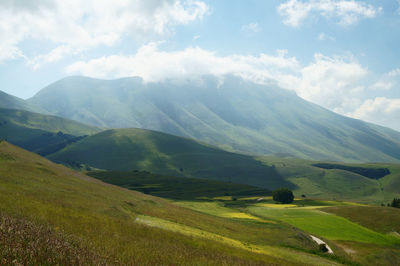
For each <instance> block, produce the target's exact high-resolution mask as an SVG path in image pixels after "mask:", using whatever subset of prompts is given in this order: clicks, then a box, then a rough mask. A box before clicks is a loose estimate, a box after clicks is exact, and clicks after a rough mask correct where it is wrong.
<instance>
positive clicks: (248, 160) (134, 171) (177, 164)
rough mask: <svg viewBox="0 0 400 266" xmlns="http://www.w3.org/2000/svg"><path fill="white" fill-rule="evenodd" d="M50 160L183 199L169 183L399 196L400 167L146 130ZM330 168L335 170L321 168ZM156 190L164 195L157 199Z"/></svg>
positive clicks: (383, 199) (358, 197) (100, 136)
mask: <svg viewBox="0 0 400 266" xmlns="http://www.w3.org/2000/svg"><path fill="white" fill-rule="evenodd" d="M47 157H48V158H49V159H51V160H53V161H56V162H60V163H64V164H66V165H70V166H72V167H80V165H81V164H82V165H83V166H92V167H95V168H99V169H105V170H111V171H125V172H126V171H128V172H130V173H131V174H129V173H118V172H104V173H100V174H96V175H95V177H99V178H100V179H101V180H103V181H106V182H110V183H113V184H117V185H122V186H124V187H127V188H133V189H138V190H140V191H148V192H149V193H155V194H154V195H158V196H165V195H167V197H171V196H172V197H174V196H175V197H179V195H180V193H181V192H177V191H174V192H171V193H169V194H168V190H173V189H172V187H173V186H170V185H169V184H172V183H175V182H177V184H181V185H182V186H180V185H177V187H176V188H175V189H178V187H181V188H182V189H183V190H184V187H185V186H186V185H188V184H189V185H190V179H188V180H186V181H185V180H184V179H182V178H183V177H186V178H188V177H192V178H193V177H194V178H204V179H208V180H216V181H228V182H232V183H236V184H247V185H252V186H257V187H260V188H266V189H269V190H273V189H275V188H279V187H289V188H291V189H292V190H293V191H294V193H295V194H296V196H298V197H300V196H301V195H302V194H304V195H306V196H307V197H311V198H320V199H329V200H351V201H356V202H364V203H373V204H381V203H384V204H386V203H387V202H389V201H391V200H392V199H393V197H400V192H399V191H400V166H399V165H398V164H383V163H379V164H341V165H339V164H327V163H324V162H316V161H308V160H303V159H296V158H282V157H273V156H256V157H253V156H248V155H243V154H236V153H231V152H227V151H224V150H221V149H219V148H217V147H213V146H209V145H207V144H204V143H201V142H198V141H195V140H191V139H186V138H182V137H177V136H173V135H168V134H165V133H161V132H156V131H150V130H144V129H113V130H107V131H103V132H100V133H97V134H95V135H92V136H88V137H86V138H84V139H82V140H80V141H77V142H75V143H72V144H70V145H68V146H67V147H65V148H63V149H61V150H59V151H57V152H55V153H53V154H49V155H48V156H47ZM326 165H328V166H329V168H332V167H333V166H334V167H336V168H337V169H335V168H333V169H324V168H321V167H318V166H326ZM344 169H346V170H344ZM145 171H147V172H151V173H146V172H145ZM141 173H142V174H143V176H142V174H141ZM382 173H386V174H385V175H382ZM362 174H364V175H362ZM160 175H161V176H160ZM139 176H141V178H139ZM168 176H169V177H168ZM146 179H148V180H147V181H146ZM140 184H142V185H140ZM207 184H208V185H210V186H217V187H219V186H218V184H211V183H210V182H208V181H207V182H206V181H205V184H203V186H207ZM145 188H147V189H145ZM144 189H145V190H144ZM157 189H159V190H160V193H165V194H164V195H163V194H157ZM211 190H212V189H210V191H211ZM174 193H176V194H175V195H174ZM182 193H183V194H185V193H184V192H182ZM194 194H195V193H194ZM194 194H193V195H194ZM168 195H169V196H168Z"/></svg>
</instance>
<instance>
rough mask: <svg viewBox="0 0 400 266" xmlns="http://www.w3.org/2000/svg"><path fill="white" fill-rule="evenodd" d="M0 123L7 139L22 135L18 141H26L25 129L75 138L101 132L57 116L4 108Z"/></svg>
mask: <svg viewBox="0 0 400 266" xmlns="http://www.w3.org/2000/svg"><path fill="white" fill-rule="evenodd" d="M0 122H1V127H0V128H1V129H2V134H7V135H5V136H6V137H9V138H11V137H13V134H18V133H20V134H21V136H18V139H16V140H24V139H25V138H26V135H28V134H26V133H25V135H22V134H24V132H23V129H26V130H32V132H33V130H35V129H36V130H41V131H46V132H52V133H57V132H59V131H61V132H63V133H65V134H70V135H74V136H81V135H90V134H93V133H97V132H99V131H100V129H99V128H97V127H94V126H89V125H85V124H82V123H79V122H76V121H72V120H69V119H65V118H61V117H57V116H52V115H43V114H38V113H32V112H28V111H23V110H13V109H3V108H0ZM5 122H6V123H5ZM12 127H14V128H12ZM17 129H19V131H18V132H16V130H17Z"/></svg>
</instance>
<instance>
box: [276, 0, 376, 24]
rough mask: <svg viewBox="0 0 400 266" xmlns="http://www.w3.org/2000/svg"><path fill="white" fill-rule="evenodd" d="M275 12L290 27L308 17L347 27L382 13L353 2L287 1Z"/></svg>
mask: <svg viewBox="0 0 400 266" xmlns="http://www.w3.org/2000/svg"><path fill="white" fill-rule="evenodd" d="M277 10H278V13H279V14H280V15H281V16H283V17H284V20H283V23H284V24H286V25H288V26H291V27H298V26H300V25H301V24H302V23H303V22H304V21H305V20H306V19H307V18H309V17H314V18H318V17H324V18H327V19H334V20H336V22H337V23H338V24H339V25H342V26H347V25H352V24H355V23H357V22H358V21H359V20H361V19H365V18H369V19H371V18H375V17H376V16H377V15H378V14H379V13H381V12H382V8H381V7H374V6H373V5H370V4H366V3H364V2H363V1H353V0H339V1H337V0H318V1H317V0H309V1H299V0H289V1H286V2H285V3H282V4H280V5H279V6H278V7H277Z"/></svg>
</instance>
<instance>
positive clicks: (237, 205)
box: [176, 197, 400, 265]
mask: <svg viewBox="0 0 400 266" xmlns="http://www.w3.org/2000/svg"><path fill="white" fill-rule="evenodd" d="M256 199H257V198H255V197H253V198H238V199H237V200H236V201H232V200H231V199H228V198H227V197H224V198H218V199H216V201H213V202H200V201H197V202H193V201H178V202H176V204H179V205H181V206H185V207H188V208H191V209H194V210H197V211H200V212H204V213H208V214H211V215H215V216H218V217H232V218H236V219H242V220H249V221H251V220H253V221H257V220H258V219H262V220H264V221H269V222H270V223H274V222H278V223H279V222H286V223H289V224H291V225H293V226H296V227H299V228H302V229H303V230H304V231H306V232H308V233H309V234H313V235H314V236H317V237H319V238H322V239H324V240H325V241H326V242H327V243H328V244H329V245H330V247H331V248H333V250H334V252H335V254H336V255H337V256H339V257H340V258H341V259H342V262H345V263H346V264H347V263H351V262H353V263H361V264H362V265H397V264H398V263H399V262H400V255H399V254H400V253H399V250H400V238H398V237H396V236H392V235H387V234H382V233H379V232H377V231H373V230H371V229H368V228H367V227H364V226H362V225H359V224H357V223H354V222H352V221H350V220H348V219H346V218H344V217H341V216H337V215H332V214H328V213H326V212H322V211H321V210H329V209H335V208H342V207H343V208H347V207H348V208H353V207H352V206H354V208H358V207H360V208H361V206H359V205H357V204H355V203H352V202H336V201H316V200H310V199H296V200H295V201H294V202H293V204H285V205H284V204H276V203H274V202H273V201H272V199H270V197H265V198H264V199H263V200H262V201H259V200H256ZM324 206H333V207H329V209H327V208H326V207H324ZM390 209H391V208H390ZM380 214H381V215H383V217H380V218H381V219H384V220H386V221H388V220H389V219H390V218H391V217H393V214H391V213H387V212H386V213H382V212H381V213H380ZM370 220H373V221H375V220H376V219H370ZM396 221H397V220H395V221H392V224H393V225H394V224H395V223H396ZM372 223H374V222H372ZM376 224H379V222H378V223H376ZM343 258H346V259H347V261H346V259H345V260H343Z"/></svg>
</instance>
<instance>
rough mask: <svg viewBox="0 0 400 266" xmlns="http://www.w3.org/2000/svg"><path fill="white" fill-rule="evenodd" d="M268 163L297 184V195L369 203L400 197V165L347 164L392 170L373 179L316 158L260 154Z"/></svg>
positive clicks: (262, 159)
mask: <svg viewBox="0 0 400 266" xmlns="http://www.w3.org/2000/svg"><path fill="white" fill-rule="evenodd" d="M257 159H259V160H260V161H262V162H263V163H265V164H266V165H269V166H273V167H274V168H275V169H276V171H277V172H278V173H279V174H280V175H281V176H282V177H283V178H284V179H285V180H286V181H288V182H291V183H292V184H293V185H294V189H293V191H294V193H295V195H296V196H301V195H303V194H304V195H306V196H307V197H312V198H320V199H329V200H344V201H346V200H347V201H355V202H361V203H370V204H376V205H380V204H382V203H383V204H385V205H386V204H387V203H388V202H391V201H392V199H393V198H395V197H400V165H398V164H385V163H374V164H372V163H369V164H349V163H347V164H345V163H341V165H344V166H347V167H349V168H350V169H351V168H356V169H357V168H362V169H371V170H372V172H373V170H375V169H388V171H389V172H390V173H389V174H387V175H385V176H384V177H382V178H379V179H371V178H368V177H366V176H362V175H360V174H357V173H354V172H351V171H346V170H341V169H322V168H319V167H315V166H313V165H314V164H316V163H317V162H315V161H307V160H302V159H296V158H280V157H272V156H266V157H257Z"/></svg>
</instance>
